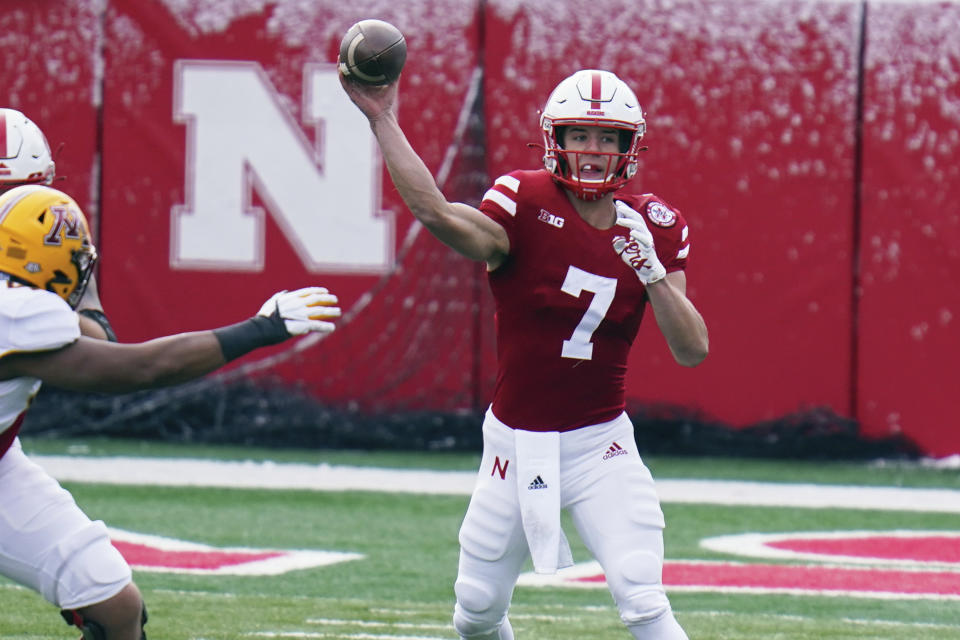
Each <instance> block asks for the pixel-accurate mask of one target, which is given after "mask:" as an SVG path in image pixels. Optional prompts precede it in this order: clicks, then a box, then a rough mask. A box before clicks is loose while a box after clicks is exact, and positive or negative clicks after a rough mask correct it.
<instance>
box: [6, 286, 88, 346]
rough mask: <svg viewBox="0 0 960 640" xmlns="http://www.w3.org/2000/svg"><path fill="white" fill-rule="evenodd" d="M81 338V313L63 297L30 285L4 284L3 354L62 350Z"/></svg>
mask: <svg viewBox="0 0 960 640" xmlns="http://www.w3.org/2000/svg"><path fill="white" fill-rule="evenodd" d="M79 337H80V322H79V320H78V319H77V314H76V312H74V310H73V309H71V308H70V306H69V305H68V304H67V303H66V302H65V301H64V299H63V298H61V297H60V296H58V295H56V294H55V293H50V292H49V291H43V290H41V289H31V288H30V287H0V356H3V355H6V354H8V353H11V352H15V351H47V350H50V349H58V348H60V347H63V346H65V345H68V344H70V343H71V342H74V341H75V340H77V338H79Z"/></svg>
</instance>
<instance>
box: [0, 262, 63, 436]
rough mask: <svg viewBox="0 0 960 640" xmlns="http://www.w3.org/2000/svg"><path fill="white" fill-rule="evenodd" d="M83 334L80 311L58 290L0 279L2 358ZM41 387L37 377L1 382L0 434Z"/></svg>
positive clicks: (55, 346) (57, 345)
mask: <svg viewBox="0 0 960 640" xmlns="http://www.w3.org/2000/svg"><path fill="white" fill-rule="evenodd" d="M79 337H80V322H79V319H78V317H77V314H76V312H75V311H74V310H73V309H71V308H70V306H69V305H68V304H67V303H66V301H65V300H64V299H63V298H61V297H60V296H58V295H56V294H55V293H50V292H49V291H43V290H41V289H32V288H30V287H21V286H11V285H9V283H8V282H6V281H3V282H0V358H2V357H4V356H7V355H9V354H12V353H24V352H31V351H48V350H51V349H59V348H60V347H63V346H66V345H68V344H70V343H71V342H74V341H75V340H77V338H79ZM39 390H40V380H37V379H36V378H13V379H10V380H3V381H0V433H2V432H4V431H6V430H7V429H9V428H10V427H11V426H12V425H13V424H14V423H15V422H16V420H17V417H18V416H19V415H20V414H22V413H23V412H24V411H25V410H26V408H27V406H28V405H29V404H30V400H31V399H32V398H33V396H35V395H36V394H37V392H38V391H39Z"/></svg>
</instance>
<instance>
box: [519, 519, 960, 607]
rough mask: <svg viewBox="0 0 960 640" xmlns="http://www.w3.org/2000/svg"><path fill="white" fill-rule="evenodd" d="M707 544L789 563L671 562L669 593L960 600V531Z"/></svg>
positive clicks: (783, 536)
mask: <svg viewBox="0 0 960 640" xmlns="http://www.w3.org/2000/svg"><path fill="white" fill-rule="evenodd" d="M701 545H702V546H704V547H705V548H708V549H711V550H713V551H719V552H723V553H729V554H735V555H740V556H750V557H755V558H764V559H768V560H769V559H780V560H786V561H788V562H789V563H784V564H772V563H770V562H764V563H756V564H751V563H749V562H722V561H720V562H718V561H706V560H704V561H700V560H687V561H675V560H668V561H667V562H665V563H664V567H663V583H664V585H665V586H666V587H667V590H668V591H716V592H729V593H736V592H744V593H792V594H809V595H827V594H843V595H848V596H857V597H873V598H888V599H916V598H930V599H938V600H939V599H949V600H960V532H956V531H850V532H836V531H832V532H812V533H811V532H804V533H793V534H787V533H779V534H756V533H747V534H741V535H733V536H721V537H717V538H708V539H706V540H704V541H702V542H701ZM798 562H802V563H803V564H798ZM851 565H852V566H851ZM520 584H522V585H530V586H548V585H549V586H571V587H605V586H606V580H605V578H604V575H603V572H602V571H601V569H600V566H599V565H598V564H597V563H595V562H593V563H586V564H580V565H576V566H574V567H571V568H569V569H565V570H563V571H561V572H559V573H558V574H557V575H556V576H536V575H534V574H524V575H523V576H521V580H520Z"/></svg>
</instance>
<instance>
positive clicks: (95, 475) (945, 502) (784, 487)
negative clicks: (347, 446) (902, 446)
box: [31, 455, 960, 513]
mask: <svg viewBox="0 0 960 640" xmlns="http://www.w3.org/2000/svg"><path fill="white" fill-rule="evenodd" d="M31 459H32V460H33V461H34V462H36V463H37V464H39V465H40V466H41V467H43V468H44V469H45V470H46V471H47V472H48V473H49V474H50V475H52V476H53V477H54V478H56V479H58V480H60V481H63V482H89V483H100V484H118V485H155V486H169V487H226V488H240V489H302V490H307V491H380V492H386V493H422V494H433V495H460V496H466V495H470V493H471V492H472V491H473V486H474V483H475V482H476V477H477V476H476V473H475V472H473V471H428V470H418V469H380V468H374V467H349V466H334V465H328V464H320V465H310V464H294V463H276V462H269V461H267V462H255V461H251V460H246V461H221V460H198V459H187V458H133V457H99V458H98V457H86V456H83V457H74V456H44V455H35V456H31ZM656 484H657V492H658V493H659V495H660V500H661V501H662V502H666V503H683V504H721V505H731V506H732V505H747V506H768V507H804V508H811V509H822V508H842V509H876V510H880V511H919V512H937V513H960V490H956V489H905V488H901V487H861V486H846V485H823V484H786V483H783V484H781V483H775V482H739V481H731V480H659V481H657V483H656Z"/></svg>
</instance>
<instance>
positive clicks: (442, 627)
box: [306, 618, 453, 631]
mask: <svg viewBox="0 0 960 640" xmlns="http://www.w3.org/2000/svg"><path fill="white" fill-rule="evenodd" d="M306 622H307V624H316V625H327V626H343V625H356V626H358V627H392V628H395V629H423V630H424V631H426V630H431V631H437V630H439V631H449V630H451V629H453V626H452V625H449V624H430V623H418V622H384V621H382V620H340V619H337V618H307V620H306Z"/></svg>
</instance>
